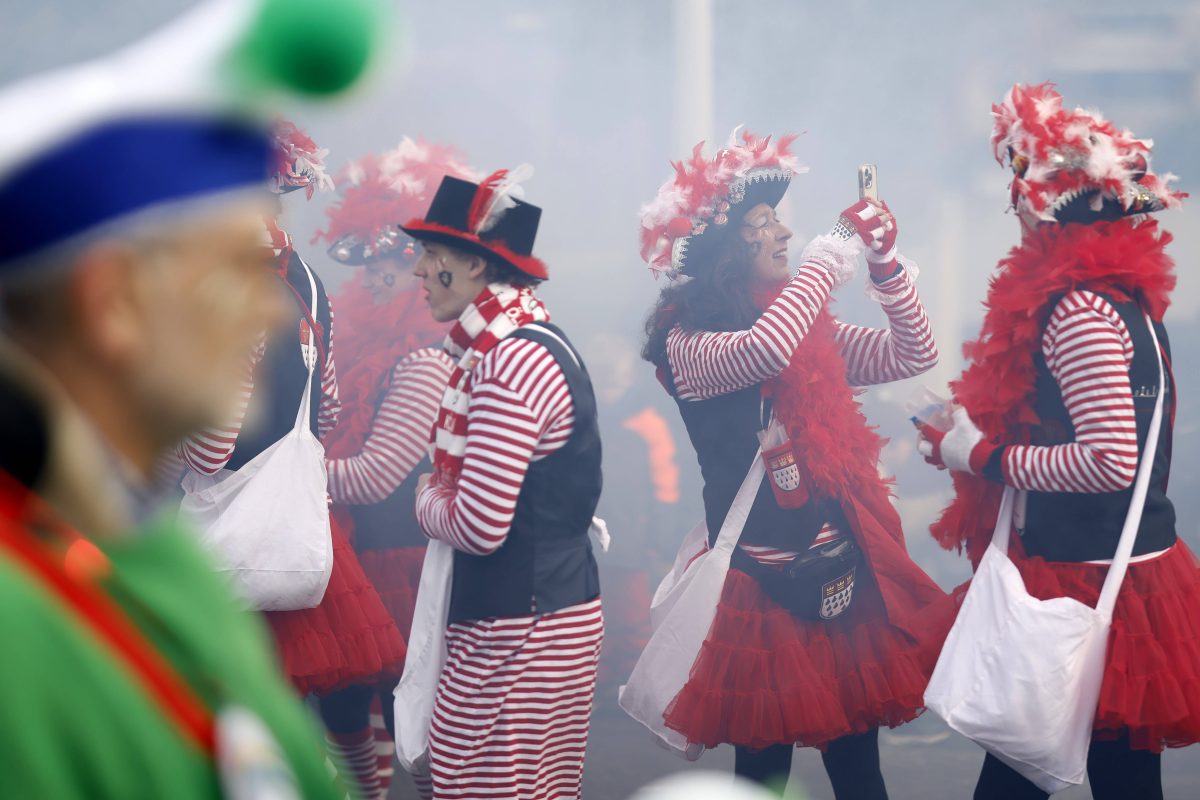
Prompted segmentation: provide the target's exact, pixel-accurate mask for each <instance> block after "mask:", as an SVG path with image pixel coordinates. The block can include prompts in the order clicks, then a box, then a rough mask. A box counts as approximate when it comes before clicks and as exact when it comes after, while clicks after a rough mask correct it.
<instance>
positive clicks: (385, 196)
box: [317, 138, 472, 797]
mask: <svg viewBox="0 0 1200 800" xmlns="http://www.w3.org/2000/svg"><path fill="white" fill-rule="evenodd" d="M445 175H454V176H456V177H464V178H469V177H471V175H472V172H471V170H470V168H468V167H467V166H466V165H465V163H464V161H463V158H462V156H461V155H460V154H459V153H458V152H457V151H455V150H454V149H453V148H450V147H441V146H437V145H432V144H428V143H426V142H423V141H414V140H412V139H409V138H405V139H403V140H402V141H401V142H400V144H399V145H398V146H397V147H396V148H394V149H392V150H390V151H388V152H386V153H383V154H382V155H378V156H369V157H367V158H364V159H362V160H361V161H359V162H356V163H354V164H351V165H350V167H349V168H348V169H347V170H346V174H345V176H344V179H343V180H342V181H341V183H342V186H343V187H344V188H343V189H342V192H341V197H340V199H339V202H338V203H337V204H336V205H335V206H334V207H332V208H331V209H329V211H328V212H327V213H328V217H329V225H328V227H327V229H326V230H324V231H322V232H320V233H319V234H318V235H317V239H324V240H326V241H327V242H329V251H328V252H329V255H330V256H331V257H332V258H333V259H334V260H335V261H337V262H338V263H340V264H344V265H346V266H350V267H354V268H355V272H356V275H355V278H354V279H353V280H350V281H347V282H346V284H345V286H344V288H343V289H342V291H341V293H340V294H338V295H337V296H336V297H335V298H334V303H335V304H336V306H337V309H338V362H339V365H341V369H340V373H339V376H338V384H339V389H340V396H341V401H342V414H341V417H340V418H339V420H338V424H337V426H336V427H335V428H334V429H333V431H331V432H330V434H329V436H328V437H326V440H325V451H326V465H327V467H328V471H329V494H330V497H331V498H332V499H333V501H334V506H333V514H334V518H335V519H336V520H337V521H338V522H339V523H340V524H341V526H342V527H343V529H344V530H346V531H348V532H349V535H350V538H351V541H352V542H353V544H354V549H355V551H356V553H357V554H358V558H359V560H360V562H361V563H362V567H363V571H364V572H365V573H366V575H367V577H368V579H369V580H370V581H371V584H372V585H373V586H374V587H375V589H376V591H378V592H379V595H380V597H381V598H382V599H383V602H384V605H385V606H386V607H387V610H388V612H389V613H390V614H391V616H392V618H393V619H394V620H395V622H396V625H397V626H398V627H399V629H400V631H401V633H402V634H403V636H404V638H405V639H406V640H407V639H408V635H409V630H410V628H411V626H412V616H413V609H414V605H415V603H416V596H417V586H418V584H419V582H420V577H421V565H422V562H423V561H424V558H425V543H426V541H427V540H426V538H425V536H424V534H423V533H422V532H421V529H420V527H419V526H418V525H417V521H416V517H415V514H414V512H413V497H414V496H415V494H416V481H417V476H418V475H420V474H421V473H422V472H425V471H427V468H428V457H427V452H426V451H427V446H428V444H429V437H430V430H431V429H432V427H433V422H434V418H435V417H436V415H437V409H438V407H439V405H440V403H441V398H442V392H443V389H444V388H445V385H446V381H447V380H448V379H449V377H450V372H451V370H452V368H453V363H452V362H451V360H450V358H449V356H447V355H446V353H445V351H444V350H443V349H442V347H441V344H442V339H443V338H444V337H445V335H446V331H447V327H446V326H445V325H443V324H440V323H437V322H435V321H434V319H433V317H432V316H431V315H430V313H429V308H428V306H427V304H426V303H425V301H424V298H423V297H422V296H421V294H420V292H418V291H417V288H418V284H417V283H416V282H415V280H414V279H413V276H412V268H413V264H414V262H415V261H416V257H417V254H416V246H415V243H414V242H413V240H412V239H411V238H409V237H408V236H407V235H406V234H404V233H403V232H401V231H400V229H399V228H397V227H396V226H397V223H399V222H403V221H405V220H408V219H410V218H412V217H414V216H417V215H418V214H420V213H422V212H423V211H424V210H425V208H426V207H427V206H428V205H429V200H430V197H431V196H432V193H433V191H434V190H436V189H437V186H438V184H439V183H440V182H441V179H442V178H443V177H444V176H445ZM422 466H424V468H419V467H422ZM399 677H400V676H399V674H395V675H387V676H384V678H385V680H384V681H383V682H381V683H380V684H379V685H373V686H351V687H349V688H346V689H343V690H341V691H338V692H334V693H332V694H330V695H326V696H324V697H322V698H321V713H322V717H323V718H324V721H325V724H326V727H327V728H328V729H329V731H330V733H331V735H332V736H333V737H334V738H335V739H337V740H338V741H340V742H342V743H353V742H358V741H361V740H362V739H363V738H364V736H365V735H366V734H367V731H368V728H370V729H371V734H370V735H371V737H372V739H373V740H374V741H376V742H377V750H376V756H377V758H375V759H367V758H356V759H354V760H353V763H352V766H353V767H354V768H355V770H356V772H357V778H358V782H359V784H360V786H361V788H362V789H363V793H364V796H367V797H376V796H378V797H383V796H386V794H387V788H388V784H389V782H390V778H391V775H392V754H393V750H394V744H393V742H394V733H395V725H394V720H393V718H392V709H393V706H392V701H391V691H392V688H393V687H394V686H395V683H396V680H398V679H399ZM418 790H419V791H420V792H421V793H422V794H427V793H428V786H427V785H426V783H425V782H424V781H422V779H418Z"/></svg>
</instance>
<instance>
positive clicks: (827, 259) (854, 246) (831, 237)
mask: <svg viewBox="0 0 1200 800" xmlns="http://www.w3.org/2000/svg"><path fill="white" fill-rule="evenodd" d="M865 247H866V245H864V244H863V242H862V240H861V239H859V238H858V237H857V236H855V237H854V238H851V239H843V238H840V237H838V236H836V235H835V234H832V233H826V234H824V235H822V236H818V237H816V238H815V239H813V240H812V241H811V242H809V243H808V244H806V245H804V250H803V251H801V253H800V263H802V264H811V265H812V266H814V267H817V268H819V269H823V270H825V271H826V272H828V273H829V276H830V277H831V278H832V279H833V288H835V289H836V288H837V287H839V286H841V285H843V284H845V283H847V282H849V281H850V280H852V279H853V278H854V276H855V274H856V273H857V272H858V263H859V262H858V257H859V255H860V254H861V253H862V251H863V250H864V249H865Z"/></svg>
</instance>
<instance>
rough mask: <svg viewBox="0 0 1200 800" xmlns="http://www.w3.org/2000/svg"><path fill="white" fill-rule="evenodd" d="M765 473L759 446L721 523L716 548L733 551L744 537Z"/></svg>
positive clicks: (728, 551)
mask: <svg viewBox="0 0 1200 800" xmlns="http://www.w3.org/2000/svg"><path fill="white" fill-rule="evenodd" d="M764 474H766V468H765V467H764V466H763V460H762V448H759V449H757V450H755V452H754V461H753V462H752V463H751V464H750V471H749V472H747V473H746V478H745V480H743V481H742V485H741V488H739V489H738V493H737V496H735V497H734V498H733V505H731V506H730V507H729V512H728V513H727V514H725V521H724V522H723V523H721V532H720V533H719V534H717V541H716V544H715V545H714V546H713V549H714V550H723V551H725V552H727V553H732V552H733V548H734V547H735V546H737V543H738V539H740V538H742V528H744V527H745V526H746V518H747V517H749V516H750V508H751V506H753V505H754V498H755V497H757V496H758V489H759V487H760V486H761V485H762V479H763V475H764Z"/></svg>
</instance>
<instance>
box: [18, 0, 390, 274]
mask: <svg viewBox="0 0 1200 800" xmlns="http://www.w3.org/2000/svg"><path fill="white" fill-rule="evenodd" d="M379 27H380V26H379V25H378V8H377V6H376V2H375V0H212V1H211V2H208V3H205V4H203V5H201V6H200V7H198V8H196V9H194V10H193V11H192V12H190V13H189V14H187V15H185V16H183V17H181V18H179V19H178V20H176V21H175V22H174V23H172V24H170V25H168V26H167V27H165V28H163V29H162V30H160V31H158V32H157V33H155V34H153V35H151V36H150V37H148V38H146V39H144V40H142V41H140V42H138V43H136V44H134V45H132V46H130V47H128V48H126V49H124V50H121V51H119V52H117V53H115V54H112V55H110V56H108V57H105V58H102V59H99V60H96V61H92V62H89V63H85V64H81V65H77V66H73V67H69V68H66V69H62V70H57V71H54V72H51V73H47V74H44V75H40V76H35V77H33V78H30V79H27V80H25V81H22V82H20V83H18V84H15V85H12V86H10V87H5V88H3V89H0V119H3V120H5V121H6V124H5V125H3V126H0V279H2V278H3V277H4V276H5V274H6V273H7V274H11V273H13V272H15V271H17V270H19V269H20V268H21V266H22V265H23V264H26V263H28V262H29V261H30V260H31V259H36V258H37V257H38V256H41V255H43V254H45V253H47V252H50V251H51V250H52V249H53V248H56V247H58V246H61V245H64V244H68V243H71V242H76V241H80V240H82V239H84V237H87V236H91V235H96V234H99V233H101V232H103V231H106V230H111V229H112V228H113V226H121V225H125V224H130V223H132V222H134V221H136V220H140V219H143V218H144V217H145V216H146V215H148V214H152V213H155V212H161V211H163V210H166V209H172V208H176V209H179V208H184V207H186V206H187V205H188V204H191V203H195V202H197V201H207V202H212V201H213V200H214V199H216V198H219V197H220V196H221V195H223V194H227V193H232V192H238V191H263V187H264V186H265V182H266V180H267V176H268V172H269V170H270V169H271V166H272V150H271V134H270V123H271V119H272V112H274V111H276V110H278V106H279V103H278V100H279V99H280V96H281V95H283V94H284V93H287V92H291V93H300V94H308V95H326V94H332V93H335V92H338V91H340V90H342V89H344V88H345V87H347V86H348V85H350V84H351V83H353V82H354V81H355V80H356V79H357V77H358V76H359V75H360V74H361V73H362V72H363V70H364V69H365V67H366V65H367V62H368V60H369V55H370V51H371V50H372V44H373V40H374V38H375V36H376V31H377V30H379ZM14 123H15V124H14Z"/></svg>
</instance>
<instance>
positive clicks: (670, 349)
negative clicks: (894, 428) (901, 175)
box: [667, 264, 938, 401]
mask: <svg viewBox="0 0 1200 800" xmlns="http://www.w3.org/2000/svg"><path fill="white" fill-rule="evenodd" d="M876 289H877V292H878V293H879V295H881V296H883V297H885V298H886V301H885V302H884V303H883V310H884V313H885V314H887V317H888V323H889V328H888V329H887V330H882V329H875V328H864V327H861V326H858V325H848V324H846V323H843V322H838V323H836V325H837V330H836V332H835V334H834V335H835V338H836V340H837V342H838V344H839V346H840V347H841V352H842V357H843V358H845V360H846V374H847V378H848V380H849V382H850V383H851V385H854V386H868V385H871V384H876V383H886V382H888V381H896V380H902V379H904V378H911V377H913V376H914V375H919V374H921V373H922V372H925V371H927V370H929V369H930V368H931V367H933V365H934V364H936V363H937V358H938V353H937V346H936V345H935V344H934V341H933V334H932V333H931V331H930V329H929V318H928V317H927V316H926V314H925V308H924V306H923V305H922V304H921V300H920V298H919V297H918V296H917V291H916V288H915V287H914V286H913V283H912V280H911V278H910V276H909V273H908V271H907V269H905V270H902V271H901V272H900V273H899V274H897V275H895V276H893V277H891V278H889V279H888V280H887V281H885V282H884V283H882V284H880V285H879V286H877V287H876ZM832 290H833V280H832V278H831V277H830V276H829V273H828V272H826V271H825V270H823V269H820V268H818V267H815V266H811V265H807V264H805V265H802V266H801V267H800V270H799V272H798V273H797V275H796V277H795V278H793V279H792V281H791V283H789V284H788V285H787V287H786V288H785V289H784V290H783V292H782V293H781V294H780V295H779V297H778V298H776V300H775V302H773V303H772V304H771V305H770V306H769V307H768V308H767V310H766V311H764V312H763V314H762V316H760V317H759V318H758V320H757V321H756V322H755V323H754V325H752V326H751V327H750V328H749V329H748V330H744V331H684V330H683V329H682V328H680V327H676V328H675V329H674V330H672V331H671V332H670V334H668V336H667V360H668V362H669V363H670V366H671V373H672V375H673V376H674V379H675V389H676V392H677V393H678V395H679V397H680V398H681V399H683V400H689V401H696V400H709V399H711V398H713V397H719V396H721V395H724V394H729V393H731V392H736V391H740V390H742V389H745V388H747V387H749V386H754V385H755V384H758V383H762V382H763V381H766V380H769V379H770V378H773V377H775V376H776V375H778V374H779V373H780V372H782V371H783V370H784V368H785V367H787V365H788V363H789V362H790V361H791V358H792V354H793V353H795V352H796V348H798V347H799V346H800V343H801V342H802V341H803V340H804V337H805V336H806V335H807V334H808V330H809V328H811V327H812V324H813V322H814V321H815V320H816V318H817V314H818V313H819V312H820V310H821V308H822V306H824V305H825V303H826V301H827V300H828V299H829V294H830V292H831V291H832Z"/></svg>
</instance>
